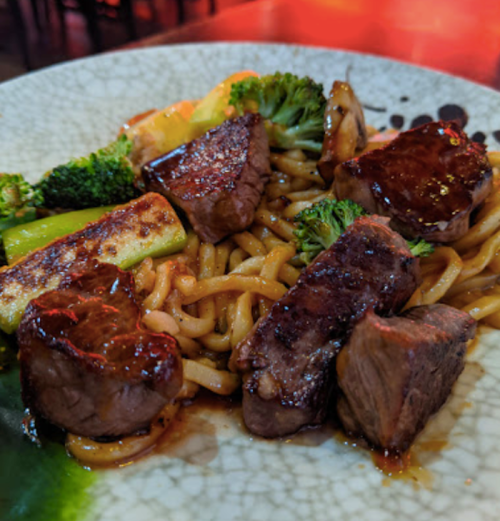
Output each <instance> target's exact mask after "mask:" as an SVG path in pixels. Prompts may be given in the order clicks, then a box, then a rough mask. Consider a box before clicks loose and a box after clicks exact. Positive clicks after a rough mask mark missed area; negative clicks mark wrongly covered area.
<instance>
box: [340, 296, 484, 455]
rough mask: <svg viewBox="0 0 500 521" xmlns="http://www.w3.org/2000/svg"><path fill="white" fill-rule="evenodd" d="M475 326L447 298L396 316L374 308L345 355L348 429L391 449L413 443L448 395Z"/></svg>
mask: <svg viewBox="0 0 500 521" xmlns="http://www.w3.org/2000/svg"><path fill="white" fill-rule="evenodd" d="M475 330H476V322H475V320H474V319H473V318H472V317H471V316H470V315H469V314H468V313H465V312H463V311H460V310H457V309H455V308H452V307H450V306H446V305H444V304H433V305H430V306H419V307H416V308H412V309H410V310H408V311H406V312H405V313H403V314H402V315H401V316H395V317H389V318H382V317H380V316H377V315H376V314H375V313H374V312H373V311H368V313H366V315H365V316H364V317H363V318H362V319H361V320H360V321H359V322H358V323H357V324H356V326H355V327H354V329H353V331H352V334H351V336H350V338H349V341H348V342H347V344H346V345H345V346H344V348H343V349H342V351H341V353H340V354H339V356H338V357H337V382H338V387H339V390H340V391H339V398H338V401H337V413H338V417H339V419H340V421H341V423H342V425H343V427H344V429H345V431H346V432H347V433H348V434H349V435H350V436H353V437H355V438H365V439H366V440H367V441H368V442H369V443H370V445H372V446H373V447H376V448H377V449H381V450H383V451H388V452H390V453H398V452H399V453H402V452H404V451H406V450H407V449H409V448H410V446H411V444H412V443H413V441H414V439H415V437H416V436H417V434H418V433H419V432H420V431H421V430H422V429H423V428H424V426H425V424H426V423H427V420H428V419H429V417H430V416H431V415H432V414H434V413H435V412H436V411H437V410H439V409H440V408H441V406H442V405H443V404H444V402H445V401H446V400H447V398H448V396H449V394H450V391H451V387H452V385H453V384H454V383H455V381H456V379H457V378H458V376H459V375H460V373H461V372H462V370H463V368H464V364H465V353H466V349H467V347H466V343H467V341H468V340H470V339H471V338H473V337H474V333H475Z"/></svg>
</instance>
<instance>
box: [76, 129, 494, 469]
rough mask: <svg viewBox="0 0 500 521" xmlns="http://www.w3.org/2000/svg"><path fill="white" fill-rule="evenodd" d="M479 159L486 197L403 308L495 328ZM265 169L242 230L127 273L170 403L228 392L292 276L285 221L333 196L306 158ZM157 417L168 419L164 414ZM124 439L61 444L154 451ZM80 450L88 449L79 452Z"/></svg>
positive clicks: (295, 265)
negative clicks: (168, 339) (251, 336)
mask: <svg viewBox="0 0 500 521" xmlns="http://www.w3.org/2000/svg"><path fill="white" fill-rule="evenodd" d="M369 134H370V135H371V138H370V142H369V144H368V147H367V149H370V150H371V149H374V148H377V147H379V146H382V145H383V144H385V143H386V142H387V140H388V139H391V138H392V137H394V136H395V135H397V134H396V133H386V134H383V135H381V134H376V133H375V132H374V131H373V129H370V131H369ZM489 160H490V163H491V165H492V167H493V172H494V189H493V192H492V194H491V195H490V196H489V198H488V199H487V200H486V203H485V204H484V206H483V208H482V209H481V211H480V212H479V213H478V214H477V215H476V217H475V219H474V222H473V225H472V227H471V228H470V230H469V232H468V233H467V234H466V235H465V236H464V237H462V238H461V239H460V240H458V241H456V242H455V243H453V244H451V245H449V246H439V247H437V248H436V249H435V251H434V253H433V254H431V255H430V256H429V257H427V258H424V259H422V260H421V268H422V276H423V282H422V285H421V286H420V287H419V288H418V289H417V291H416V292H415V293H414V295H413V296H412V298H411V299H410V301H409V302H408V304H407V307H411V306H416V305H421V304H433V303H435V302H438V301H442V302H446V303H447V304H450V305H452V306H455V307H457V308H460V309H463V310H465V311H468V312H469V313H470V314H471V315H472V316H473V317H474V318H475V319H476V320H479V321H481V322H483V323H485V324H487V325H489V326H492V327H495V328H500V285H499V284H498V282H499V279H500V189H499V188H500V152H491V153H490V154H489ZM271 163H272V166H273V172H272V175H271V179H270V182H269V183H268V185H267V187H266V190H265V194H264V196H263V198H262V202H261V204H260V206H259V207H258V209H257V211H256V213H255V219H254V222H253V224H252V226H251V227H250V229H249V231H245V232H242V233H238V234H235V235H233V236H231V237H229V238H228V239H227V240H225V241H224V242H222V243H220V244H218V245H213V244H206V243H203V242H200V239H199V238H198V237H197V236H196V234H195V233H194V232H193V231H189V233H188V240H187V244H186V246H185V248H184V249H183V250H182V251H181V252H179V253H176V254H175V255H171V256H169V257H166V258H163V259H157V260H154V261H153V260H152V259H151V258H147V259H145V260H144V261H143V262H142V263H141V264H140V265H138V266H136V267H135V269H134V275H135V282H136V291H137V294H138V295H139V298H140V300H141V302H142V309H143V313H144V316H143V322H144V324H145V326H146V327H147V328H149V329H151V330H153V331H156V332H165V333H168V334H170V335H172V336H174V337H175V338H176V339H177V341H178V343H179V346H180V349H181V352H182V356H183V358H184V380H185V383H184V386H183V388H182V390H181V393H180V395H179V397H180V398H193V397H194V396H195V395H196V394H197V393H198V391H199V389H200V387H205V388H207V389H209V390H210V391H212V392H214V393H217V394H220V395H229V394H232V393H233V392H234V391H235V390H237V389H238V387H239V386H240V385H241V382H240V377H239V376H238V375H236V374H235V373H233V372H231V370H230V367H229V366H228V361H229V355H230V353H231V350H232V349H233V348H234V347H235V346H236V345H237V344H238V343H239V342H240V341H241V340H242V339H243V338H245V336H246V335H247V334H248V333H249V332H250V330H251V329H252V327H253V326H254V324H255V322H256V321H257V320H258V319H259V318H260V317H262V316H264V315H266V314H267V313H268V312H269V310H270V308H271V306H272V304H273V303H274V302H275V301H276V300H278V299H279V298H280V297H282V296H283V295H284V293H285V292H286V291H287V289H288V288H289V287H291V286H292V285H293V284H295V282H296V281H297V279H298V277H299V275H300V270H301V267H300V263H299V262H298V257H297V255H296V246H295V241H294V233H293V232H294V229H295V224H294V222H293V218H294V216H295V215H296V214H297V213H298V212H300V211H301V210H303V209H305V208H307V207H309V206H311V205H312V204H314V203H316V202H318V201H321V200H322V199H324V198H327V197H333V196H332V192H331V191H328V190H326V189H325V186H324V182H323V179H322V178H321V176H320V175H319V174H318V172H317V169H316V162H315V161H313V160H310V159H308V158H307V157H306V155H305V154H304V152H302V151H301V150H291V151H288V152H284V153H272V154H271ZM162 414H167V416H168V418H171V416H172V409H167V413H162ZM167 423H168V422H167ZM154 425H157V423H155V424H154ZM138 438H140V439H141V440H142V442H140V443H139V441H138ZM129 439H130V440H131V442H130V443H131V445H132V448H129V449H124V448H123V446H124V443H123V442H122V443H121V445H119V446H117V447H118V448H117V447H115V446H114V445H113V447H112V450H111V451H110V450H109V444H102V445H104V446H105V447H106V446H107V447H108V449H107V450H103V449H102V448H99V446H100V444H96V442H91V441H90V440H83V441H82V438H79V437H75V436H73V437H70V438H69V439H68V447H69V449H70V451H71V452H73V454H75V455H76V456H77V457H78V458H79V459H81V460H82V461H84V462H85V461H89V458H88V457H86V454H87V455H89V454H90V462H91V463H93V464H98V463H99V462H105V463H109V461H110V460H112V461H123V460H124V459H125V460H126V459H127V458H130V457H131V455H132V454H133V453H136V452H137V450H135V449H134V448H133V447H136V448H137V447H139V448H140V450H141V451H143V450H144V448H145V446H147V445H148V444H149V445H154V443H155V442H156V440H157V439H158V429H157V428H156V429H152V430H151V433H150V434H149V435H146V436H142V437H137V436H134V437H131V438H129ZM124 442H126V440H124ZM125 445H126V443H125ZM85 447H87V448H88V447H90V448H89V449H88V451H87V452H86V451H85ZM110 454H114V456H113V455H110ZM99 455H101V456H99Z"/></svg>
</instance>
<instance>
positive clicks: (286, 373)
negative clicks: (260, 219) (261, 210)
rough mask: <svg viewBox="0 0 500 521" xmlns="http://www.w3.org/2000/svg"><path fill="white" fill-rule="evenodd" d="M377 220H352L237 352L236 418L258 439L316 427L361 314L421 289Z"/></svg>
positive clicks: (405, 254) (388, 307)
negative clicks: (239, 399)
mask: <svg viewBox="0 0 500 521" xmlns="http://www.w3.org/2000/svg"><path fill="white" fill-rule="evenodd" d="M387 222H388V220H387V219H385V218H380V217H373V218H371V217H359V218H358V219H356V220H355V221H354V223H353V224H351V225H350V226H348V227H347V229H346V230H345V232H344V233H343V234H342V235H341V236H340V237H339V239H338V240H337V241H336V242H335V243H334V244H333V245H332V246H330V248H329V249H328V250H325V251H324V252H323V253H321V254H320V255H319V256H318V257H317V258H316V259H315V260H314V261H313V263H312V264H309V266H308V267H307V268H305V270H304V271H303V272H302V274H301V276H300V278H299V280H298V282H297V284H296V285H295V286H293V287H292V288H291V289H290V291H289V292H288V293H287V294H286V295H285V296H284V297H283V298H281V299H280V300H279V301H278V302H277V303H275V304H274V305H273V307H272V308H271V310H270V312H269V314H268V315H267V316H266V317H265V318H263V319H262V320H261V321H260V322H259V323H258V324H257V325H256V326H255V329H254V330H253V331H252V332H251V333H250V334H249V335H248V336H247V337H246V338H245V339H244V340H243V341H242V342H241V343H240V344H239V345H238V346H237V347H236V350H235V351H234V352H233V355H232V363H233V364H234V367H235V368H237V369H238V370H239V371H241V372H242V373H243V416H244V419H245V423H246V425H247V427H248V428H249V429H250V430H251V431H252V432H254V433H256V434H260V435H262V436H269V437H274V436H283V435H286V434H291V433H293V432H295V431H297V430H298V429H299V428H300V427H303V426H304V425H312V424H317V423H321V422H322V421H323V420H324V418H325V414H326V412H327V410H328V406H329V403H330V400H331V399H335V398H334V397H332V396H331V395H332V393H333V391H334V372H335V356H336V355H337V353H338V352H339V350H340V349H341V348H342V345H343V343H344V342H345V339H346V337H347V335H348V334H349V332H350V330H351V328H352V327H353V326H354V325H355V324H356V323H357V322H358V321H359V320H360V319H361V318H362V317H363V315H364V314H365V313H366V311H367V309H373V310H375V311H376V312H377V313H379V314H381V315H390V314H393V313H396V312H398V311H399V310H400V309H401V308H402V307H403V306H404V305H405V303H406V301H407V300H408V299H409V298H410V296H411V295H412V293H413V292H414V291H415V289H416V288H417V286H418V284H419V282H420V273H419V266H418V260H417V259H416V258H415V257H414V256H413V255H412V254H411V252H410V250H409V248H408V246H407V244H406V242H405V240H404V239H403V238H402V237H401V236H400V235H398V234H397V233H395V232H393V231H392V230H391V229H390V228H389V227H388V226H387Z"/></svg>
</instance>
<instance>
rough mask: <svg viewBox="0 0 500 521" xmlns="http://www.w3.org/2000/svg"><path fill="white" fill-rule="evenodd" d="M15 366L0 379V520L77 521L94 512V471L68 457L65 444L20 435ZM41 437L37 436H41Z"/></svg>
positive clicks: (18, 392)
mask: <svg viewBox="0 0 500 521" xmlns="http://www.w3.org/2000/svg"><path fill="white" fill-rule="evenodd" d="M20 387H21V386H20V381H19V366H18V365H17V364H16V365H15V366H14V367H13V368H12V369H11V370H10V371H8V372H7V373H3V374H0V433H1V441H2V442H1V443H0V461H1V462H2V464H1V465H0V519H2V520H9V521H48V520H50V521H76V520H77V519H81V520H83V519H86V518H88V517H92V516H89V512H91V511H92V505H93V503H94V498H93V495H92V491H91V487H92V485H93V484H95V482H96V481H97V480H98V479H99V476H98V474H97V472H90V471H88V470H85V469H84V468H82V467H80V465H78V463H77V462H76V461H75V460H74V459H73V458H68V455H67V454H66V451H65V448H64V444H62V443H56V442H54V441H51V440H48V439H46V438H43V437H42V438H41V439H40V441H41V447H40V446H39V445H37V444H35V443H33V442H32V441H30V439H29V438H28V436H26V435H25V434H24V432H23V427H22V421H23V417H24V405H23V403H22V401H21V389H20ZM39 434H40V433H39Z"/></svg>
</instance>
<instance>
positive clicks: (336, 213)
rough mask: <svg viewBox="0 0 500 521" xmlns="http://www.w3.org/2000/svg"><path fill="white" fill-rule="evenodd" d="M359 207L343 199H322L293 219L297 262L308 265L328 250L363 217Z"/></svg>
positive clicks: (361, 209) (362, 211)
mask: <svg viewBox="0 0 500 521" xmlns="http://www.w3.org/2000/svg"><path fill="white" fill-rule="evenodd" d="M364 213H365V211H364V210H363V208H361V206H359V205H357V204H356V203H353V202H352V201H350V200H348V199H345V200H343V201H336V200H334V199H323V201H320V202H319V203H316V204H313V205H312V206H311V207H310V208H306V209H305V210H302V211H301V212H300V213H298V214H297V215H296V216H295V221H296V222H297V223H298V227H297V229H296V230H295V232H294V233H295V235H296V237H297V243H298V251H299V252H302V253H301V254H300V258H301V260H302V261H303V262H305V263H306V264H309V263H310V262H311V261H312V260H313V259H314V257H316V255H318V253H320V252H322V251H323V250H326V249H327V248H329V247H330V246H331V245H332V244H333V243H334V242H335V241H336V240H337V239H338V238H339V237H340V235H341V234H342V233H344V231H345V229H346V228H347V227H348V226H349V225H350V224H352V223H353V222H354V220H355V219H356V218H357V217H359V216H360V215H363V214H364Z"/></svg>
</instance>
